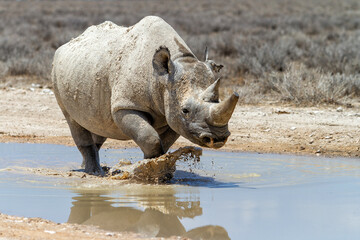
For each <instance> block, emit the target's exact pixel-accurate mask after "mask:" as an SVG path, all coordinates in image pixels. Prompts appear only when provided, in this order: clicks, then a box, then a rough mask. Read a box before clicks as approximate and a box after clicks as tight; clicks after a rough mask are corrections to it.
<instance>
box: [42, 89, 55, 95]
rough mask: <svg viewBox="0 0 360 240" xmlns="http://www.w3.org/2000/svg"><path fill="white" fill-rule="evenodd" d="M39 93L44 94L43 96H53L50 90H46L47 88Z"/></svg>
mask: <svg viewBox="0 0 360 240" xmlns="http://www.w3.org/2000/svg"><path fill="white" fill-rule="evenodd" d="M41 92H42V93H44V94H49V95H53V94H54V92H53V91H51V90H50V89H48V88H45V89H43V90H42V91H41Z"/></svg>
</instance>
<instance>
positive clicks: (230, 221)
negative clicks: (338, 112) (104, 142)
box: [0, 143, 360, 239]
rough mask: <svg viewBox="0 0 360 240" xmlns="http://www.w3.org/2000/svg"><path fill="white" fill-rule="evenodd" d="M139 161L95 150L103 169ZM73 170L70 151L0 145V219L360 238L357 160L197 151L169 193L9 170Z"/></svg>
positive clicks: (193, 232) (175, 231)
mask: <svg viewBox="0 0 360 240" xmlns="http://www.w3.org/2000/svg"><path fill="white" fill-rule="evenodd" d="M141 157H142V153H141V152H140V151H139V150H138V149H109V150H101V159H102V163H103V164H107V165H110V166H111V165H114V164H115V163H116V162H117V161H118V160H119V159H124V158H125V159H130V160H131V161H137V160H139V159H141ZM80 163H81V155H80V153H78V150H77V149H76V148H75V147H66V146H61V145H49V144H16V143H9V144H0V169H1V170H0V189H1V191H0V212H2V213H6V214H11V215H19V216H26V217H42V218H46V219H50V220H52V221H55V222H73V223H80V224H93V225H98V226H100V227H101V228H103V229H106V230H113V231H134V232H140V233H143V234H146V235H148V236H171V235H184V236H190V237H194V238H196V237H199V236H205V238H204V239H207V238H206V236H209V234H210V233H212V234H213V235H215V237H214V238H213V239H227V238H231V239H357V238H358V236H360V161H359V159H351V158H323V157H304V156H291V155H275V154H254V153H228V152H221V151H204V154H203V156H202V158H201V162H200V163H199V164H197V165H196V166H191V167H189V166H188V163H183V162H180V163H179V166H178V168H177V169H178V170H177V172H176V174H175V178H174V180H173V181H172V182H171V184H167V185H141V184H123V183H122V182H121V181H120V182H116V184H111V185H104V184H96V183H94V182H91V183H87V182H86V181H83V180H81V181H80V180H69V179H61V178H56V177H49V176H37V175H32V174H21V173H19V172H18V171H15V170H16V169H19V168H24V167H31V168H51V169H62V170H70V169H77V168H79V165H80Z"/></svg>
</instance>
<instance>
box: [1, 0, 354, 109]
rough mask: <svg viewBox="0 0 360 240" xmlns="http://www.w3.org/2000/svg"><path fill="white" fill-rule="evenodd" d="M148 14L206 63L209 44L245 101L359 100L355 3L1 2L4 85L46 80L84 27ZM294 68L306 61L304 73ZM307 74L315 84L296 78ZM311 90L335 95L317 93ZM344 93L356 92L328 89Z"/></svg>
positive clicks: (251, 0)
mask: <svg viewBox="0 0 360 240" xmlns="http://www.w3.org/2000/svg"><path fill="white" fill-rule="evenodd" d="M147 15H158V16H160V17H162V18H164V19H165V20H166V21H167V22H169V23H170V24H171V25H172V26H173V27H174V28H175V29H176V30H177V31H178V32H179V34H180V35H181V36H182V37H183V38H184V40H185V41H186V42H187V43H188V45H189V46H190V48H191V49H192V50H193V51H194V53H195V54H196V55H197V56H198V57H199V58H200V59H201V58H202V55H203V52H204V49H205V46H208V47H209V48H210V57H211V58H213V59H214V60H216V61H218V62H221V63H222V64H223V65H225V68H224V69H223V71H222V74H223V77H224V78H225V79H228V81H227V83H226V86H227V88H233V89H239V91H240V92H242V93H243V95H242V96H243V99H245V98H246V102H249V103H253V102H257V101H259V99H273V98H275V99H281V100H286V101H293V102H295V103H298V102H301V103H303V104H304V103H305V102H308V104H309V105H312V104H317V103H319V102H328V103H330V102H333V103H335V102H339V101H341V99H344V97H345V96H346V97H348V98H349V97H360V94H359V91H358V87H359V81H360V79H359V74H360V3H359V2H358V1H357V0H342V1H341V0H303V1H297V0H227V1H225V2H222V1H217V0H197V1H192V0H182V1H166V0H153V1H148V0H136V1H131V0H124V1H115V0H114V1H111V0H103V1H86V0H77V1H55V0H43V1H31V0H28V1H1V2H0V19H1V21H0V81H5V80H4V79H7V78H9V77H12V76H19V75H21V76H22V75H26V76H32V79H33V78H34V77H36V78H38V79H40V80H43V81H48V80H49V75H50V68H51V62H52V57H53V53H54V51H55V50H56V49H57V48H58V47H59V46H61V45H62V44H64V43H66V42H67V41H69V40H70V39H71V38H73V37H76V36H78V35H79V34H80V33H81V32H83V31H84V30H85V29H86V28H87V27H88V26H90V25H93V24H99V23H101V22H103V21H105V20H111V21H113V22H115V23H117V24H119V25H124V26H128V25H132V24H134V23H136V22H137V21H139V20H140V19H141V18H142V17H144V16H147ZM293 62H296V63H299V64H302V65H301V67H300V69H299V70H295V69H294V65H292V64H293ZM304 74H305V75H306V79H312V80H311V81H312V82H311V84H310V85H309V84H307V85H306V84H305V83H304V82H302V81H300V80H299V79H301V77H300V75H304ZM276 79H277V80H276ZM324 79H328V80H324ZM331 79H332V80H331ZM308 82H310V80H309V81H308ZM316 82H318V83H316ZM325 82H327V83H326V84H325ZM344 82H346V83H344ZM297 84H305V85H301V86H302V87H301V88H299V87H297ZM334 84H335V85H336V86H334ZM280 85H281V86H282V87H281V86H280ZM314 86H318V87H316V89H318V90H317V91H320V90H319V89H323V90H322V91H323V92H327V91H328V92H329V93H328V95H329V96H328V97H326V98H325V97H319V98H318V97H315V95H316V94H315V95H314V96H313V95H311V94H310V92H312V91H313V90H312V89H308V88H310V87H314ZM319 86H322V87H319ZM249 87H250V88H249ZM344 87H346V89H349V88H350V89H357V90H351V91H350V90H341V91H340V90H339V91H338V92H339V93H335V92H334V91H333V90H332V89H333V88H336V89H337V88H344ZM276 88H277V90H275V89H276ZM297 88H299V89H297ZM325 88H328V89H325ZM290 89H293V90H290ZM301 91H304V93H301ZM246 92H252V93H256V94H257V95H249V94H246ZM296 92H297V93H296ZM340 92H341V94H340ZM276 93H277V94H276ZM309 94H310V95H309ZM312 96H313V97H312ZM324 99H328V100H324ZM244 101H245V100H244Z"/></svg>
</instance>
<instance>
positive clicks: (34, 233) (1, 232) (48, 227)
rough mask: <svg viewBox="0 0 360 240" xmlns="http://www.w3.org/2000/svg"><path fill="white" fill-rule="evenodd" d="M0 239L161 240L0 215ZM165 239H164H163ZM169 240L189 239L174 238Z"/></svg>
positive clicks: (39, 219) (91, 227) (82, 226)
mask: <svg viewBox="0 0 360 240" xmlns="http://www.w3.org/2000/svg"><path fill="white" fill-rule="evenodd" d="M0 223H1V224H0V239H29V240H32V239H34V240H35V239H36V240H37V239H55V240H57V239H62V240H67V239H69V240H72V239H84V240H87V239H129V240H135V239H142V240H144V239H160V238H145V237H144V236H141V235H139V234H134V233H118V232H110V231H104V230H101V229H98V228H97V227H94V226H87V225H78V224H69V223H61V224H58V223H54V222H51V221H48V220H44V219H41V218H24V217H14V216H9V215H5V214H1V213H0ZM161 239H164V238H161ZM167 239H187V238H179V237H172V238H167Z"/></svg>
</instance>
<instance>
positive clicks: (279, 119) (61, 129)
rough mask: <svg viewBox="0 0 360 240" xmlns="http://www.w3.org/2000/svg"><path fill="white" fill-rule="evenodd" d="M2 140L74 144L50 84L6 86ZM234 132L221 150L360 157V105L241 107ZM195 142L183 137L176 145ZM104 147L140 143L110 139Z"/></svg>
mask: <svg viewBox="0 0 360 240" xmlns="http://www.w3.org/2000/svg"><path fill="white" fill-rule="evenodd" d="M0 96H1V97H0V106H1V108H0V116H1V118H0V142H30V143H53V144H65V145H74V142H73V140H72V138H71V135H70V131H69V128H68V126H67V123H66V120H65V118H64V116H63V115H62V113H61V111H60V109H59V107H58V105H57V103H56V100H55V97H54V95H53V94H52V92H51V90H49V89H47V88H40V87H36V86H22V87H21V88H20V87H19V88H5V89H1V90H0ZM229 129H230V132H231V136H230V137H229V140H228V142H227V144H226V145H225V146H224V147H223V148H222V149H221V150H228V151H229V150H230V151H247V152H261V153H296V154H311V155H315V154H317V155H326V156H351V157H357V156H360V149H359V147H360V138H359V136H360V111H359V108H357V107H355V108H346V107H338V106H329V107H319V108H316V107H311V108H298V107H291V106H274V105H270V104H267V105H263V106H237V107H236V109H235V112H234V114H233V116H232V118H231V120H230V122H229ZM188 145H190V146H191V145H194V144H192V143H191V142H189V141H188V140H186V139H185V138H182V137H180V138H179V140H178V141H176V143H175V144H174V146H173V147H174V148H178V147H183V146H188ZM104 147H105V148H106V147H108V148H127V147H137V146H136V144H135V143H134V142H133V141H117V140H111V139H108V140H107V141H106V142H105V145H104Z"/></svg>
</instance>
